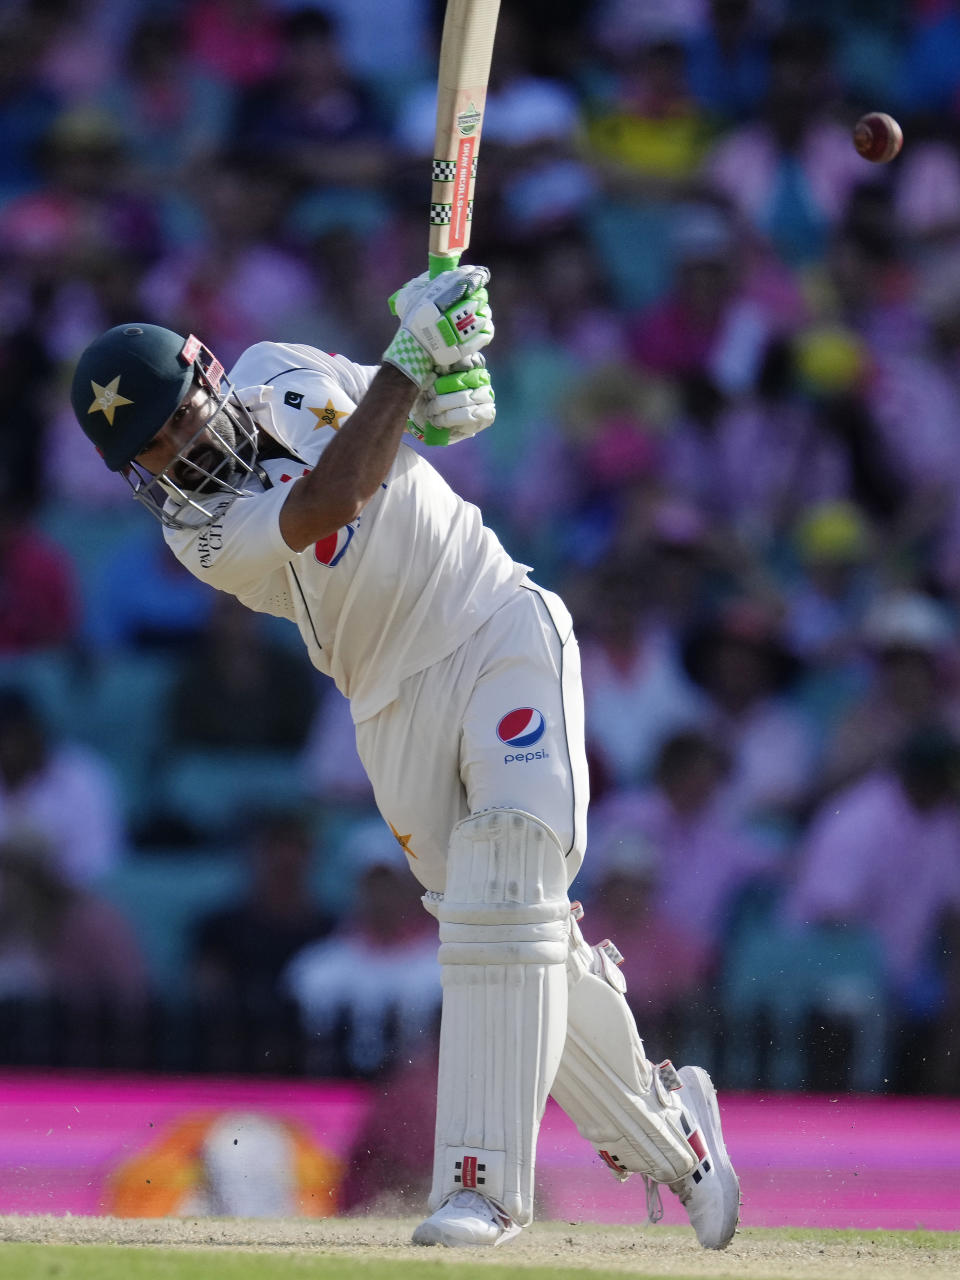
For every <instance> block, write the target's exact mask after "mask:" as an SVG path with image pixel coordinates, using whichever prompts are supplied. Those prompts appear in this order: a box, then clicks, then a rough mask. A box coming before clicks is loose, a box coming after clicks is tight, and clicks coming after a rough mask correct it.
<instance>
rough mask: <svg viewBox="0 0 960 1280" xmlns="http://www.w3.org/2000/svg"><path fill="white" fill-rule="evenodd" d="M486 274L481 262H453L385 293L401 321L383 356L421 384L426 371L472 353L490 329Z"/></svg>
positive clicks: (455, 362)
mask: <svg viewBox="0 0 960 1280" xmlns="http://www.w3.org/2000/svg"><path fill="white" fill-rule="evenodd" d="M489 278H490V273H489V271H488V270H487V269H486V267H456V268H455V269H454V270H452V271H444V272H442V273H441V274H440V275H438V276H437V277H436V278H435V279H433V280H431V279H430V278H429V276H428V275H427V274H426V273H424V275H421V276H418V277H417V278H416V279H415V280H411V281H410V282H409V283H408V284H405V285H404V286H403V288H402V289H399V290H398V291H397V293H395V294H394V295H393V297H392V298H391V299H390V305H391V308H392V309H393V310H394V311H395V313H396V314H397V315H398V316H399V317H400V321H401V323H400V328H399V329H398V330H397V334H396V337H395V338H394V339H393V341H392V342H391V343H390V345H389V347H387V349H386V351H385V352H384V353H383V359H384V360H385V361H387V362H388V363H390V364H394V365H396V367H397V368H398V369H400V371H401V372H402V373H404V374H406V376H407V377H408V378H410V379H411V380H412V381H414V382H415V383H416V384H417V386H419V387H421V388H424V387H426V386H427V385H428V382H429V378H430V375H431V374H432V373H434V372H437V371H440V372H442V371H444V370H446V369H449V368H451V367H452V366H454V365H458V364H461V363H462V362H463V361H464V360H465V359H469V358H470V357H471V356H475V355H477V354H478V353H479V352H480V351H481V350H482V349H483V348H484V347H485V346H486V345H487V344H488V343H489V342H490V340H491V339H492V338H493V333H494V326H493V317H492V315H491V312H490V305H489V298H488V295H487V291H486V288H485V287H484V286H485V285H486V283H487V281H488V280H489Z"/></svg>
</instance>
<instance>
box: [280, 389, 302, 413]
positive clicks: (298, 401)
mask: <svg viewBox="0 0 960 1280" xmlns="http://www.w3.org/2000/svg"><path fill="white" fill-rule="evenodd" d="M283 403H284V404H285V405H289V407H290V408H291V409H299V408H301V407H302V405H303V392H302V391H288V392H287V394H286V395H285V396H284V397H283Z"/></svg>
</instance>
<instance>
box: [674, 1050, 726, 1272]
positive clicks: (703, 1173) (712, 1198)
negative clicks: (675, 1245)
mask: <svg viewBox="0 0 960 1280" xmlns="http://www.w3.org/2000/svg"><path fill="white" fill-rule="evenodd" d="M677 1075H678V1076H679V1078H680V1080H681V1082H682V1084H683V1092H682V1093H681V1095H680V1101H681V1103H682V1104H683V1110H684V1113H685V1116H684V1118H683V1121H682V1122H683V1127H684V1131H686V1129H687V1125H688V1124H689V1125H690V1132H689V1133H687V1139H688V1140H689V1142H690V1145H691V1146H692V1147H693V1149H694V1151H696V1153H697V1155H699V1156H700V1163H699V1164H698V1165H697V1167H696V1168H695V1169H694V1170H693V1172H692V1173H688V1174H687V1176H686V1177H685V1178H681V1179H680V1181H679V1182H671V1183H670V1184H669V1186H670V1190H671V1191H674V1192H676V1194H677V1195H678V1196H679V1197H680V1203H681V1204H682V1205H683V1207H684V1208H685V1209H686V1211H687V1213H688V1214H689V1217H690V1223H691V1225H692V1227H693V1229H694V1231H696V1233H697V1239H698V1240H699V1241H700V1243H701V1244H702V1245H703V1247H704V1248H705V1249H725V1248H726V1247H727V1245H728V1244H729V1243H730V1241H731V1240H732V1239H733V1236H734V1232H735V1231H736V1229H737V1224H738V1222H739V1221H740V1179H739V1178H738V1177H737V1175H736V1174H735V1173H734V1170H733V1165H732V1164H731V1163H730V1157H729V1156H728V1155H727V1148H726V1147H725V1146H724V1142H723V1133H722V1131H721V1128H720V1108H719V1107H718V1106H717V1091H716V1089H714V1087H713V1081H712V1080H711V1079H710V1077H709V1076H708V1075H707V1073H706V1071H704V1070H703V1068H702V1067H681V1068H680V1070H679V1071H678V1072H677Z"/></svg>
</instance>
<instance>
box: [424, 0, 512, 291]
mask: <svg viewBox="0 0 960 1280" xmlns="http://www.w3.org/2000/svg"><path fill="white" fill-rule="evenodd" d="M499 11H500V0H447V9H446V13H445V15H444V19H443V35H442V36H441V39H440V68H439V72H438V75H437V131H436V136H435V139H434V145H433V185H432V188H431V193H430V275H431V276H437V275H439V274H440V272H441V271H448V270H449V269H450V268H451V267H455V266H456V265H457V263H458V262H459V261H460V255H461V254H462V253H463V251H464V249H466V247H467V245H468V244H469V243H470V223H471V220H472V218H473V188H474V183H475V182H476V177H477V154H478V152H479V150H480V134H481V131H482V129H483V111H484V107H485V106H486V102H487V81H488V80H489V78H490V60H491V58H492V56H493V40H494V37H495V35H496V33H497V16H498V14H499Z"/></svg>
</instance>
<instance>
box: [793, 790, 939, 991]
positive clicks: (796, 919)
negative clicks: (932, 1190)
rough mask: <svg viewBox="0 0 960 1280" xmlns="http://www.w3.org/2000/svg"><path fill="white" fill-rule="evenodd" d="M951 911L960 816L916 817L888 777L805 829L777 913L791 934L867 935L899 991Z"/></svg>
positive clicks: (833, 803)
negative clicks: (824, 927) (841, 929)
mask: <svg viewBox="0 0 960 1280" xmlns="http://www.w3.org/2000/svg"><path fill="white" fill-rule="evenodd" d="M950 909H952V910H955V911H960V809H958V808H957V806H956V805H954V804H943V805H940V806H938V807H937V808H935V809H932V810H930V811H929V812H920V811H918V810H917V809H916V808H915V807H914V806H913V805H911V804H910V802H909V800H908V798H907V796H906V794H905V792H904V790H903V787H902V786H901V785H900V782H899V781H898V779H897V778H896V776H895V775H894V774H893V773H892V772H887V771H878V772H875V773H873V774H871V775H869V776H868V777H866V778H863V779H862V780H860V781H859V782H857V783H855V784H854V785H853V786H851V787H849V788H848V789H846V790H844V791H840V792H838V793H836V794H835V795H834V796H832V797H831V798H830V799H829V800H828V801H827V802H826V803H825V804H824V805H823V807H822V809H821V810H820V812H819V814H818V815H817V816H816V818H815V819H814V821H813V824H812V826H811V828H810V831H809V834H808V836H807V839H806V842H805V845H804V847H803V850H802V852H801V862H800V870H799V875H798V879H797V882H796V884H795V886H794V887H793V889H792V891H791V892H790V894H789V897H788V900H787V904H786V915H787V918H788V919H789V920H790V921H791V922H792V923H794V924H817V923H826V922H837V921H840V922H843V921H846V922H849V923H851V924H858V925H866V926H868V927H871V928H873V929H874V930H875V932H876V934H877V936H878V937H879V939H880V942H881V944H882V947H883V953H884V955H885V957H886V961H887V965H888V968H889V972H890V975H891V978H892V979H893V980H894V981H895V982H896V983H897V984H899V985H902V986H904V987H905V986H907V985H908V984H909V983H910V981H911V979H912V978H914V977H915V976H916V975H917V974H918V972H919V970H920V969H921V967H922V966H923V964H924V960H925V958H926V950H927V948H928V947H929V946H930V945H931V943H932V940H933V937H934V933H935V930H936V928H937V925H938V922H939V920H940V918H941V915H942V913H944V912H945V911H947V910H950Z"/></svg>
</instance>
